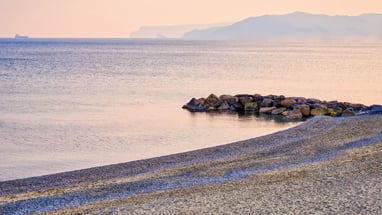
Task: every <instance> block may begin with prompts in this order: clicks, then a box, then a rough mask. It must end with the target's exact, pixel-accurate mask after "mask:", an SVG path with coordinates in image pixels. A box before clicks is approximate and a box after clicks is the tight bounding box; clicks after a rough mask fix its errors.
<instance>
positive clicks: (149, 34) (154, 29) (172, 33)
mask: <svg viewBox="0 0 382 215" xmlns="http://www.w3.org/2000/svg"><path fill="white" fill-rule="evenodd" d="M226 25H228V24H227V23H224V24H207V25H168V26H142V27H141V28H140V29H139V30H138V31H135V32H133V33H131V34H130V38H179V37H181V36H182V35H183V34H184V33H186V32H188V31H191V30H193V29H206V28H211V27H218V26H226Z"/></svg>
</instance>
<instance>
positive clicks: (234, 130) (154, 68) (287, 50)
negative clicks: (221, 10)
mask: <svg viewBox="0 0 382 215" xmlns="http://www.w3.org/2000/svg"><path fill="white" fill-rule="evenodd" d="M380 59H382V42H375V41H368V42H331V43H315V42H309V43H308V42H298V43H292V42H279V43H277V42H272V43H238V42H213V41H208V42H203V41H198V42H196V41H171V40H170V41H169V40H163V41H160V40H157V41H150V40H95V39H91V40H89V39H30V40H26V41H15V40H6V39H1V40H0V137H1V141H0V180H6V179H12V178H20V177H27V176H36V175H42V174H48V173H53V172H61V171H66V170H73V169H80V168H86V167H91V166H98V165H104V164H111V163H118V162H125V161H131V160H136V159H143V158H149V157H154V156H160V155H165V154H172V153H177V152H183V151H188V150H193V149H199V148H205V147H209V146H214V145H220V144H225V143H229V142H233V141H237V140H242V139H247V138H251V137H255V136H260V135H264V134H269V133H272V132H275V131H279V130H282V129H286V128H289V127H291V126H293V125H295V123H276V122H275V121H273V120H269V119H266V118H258V117H255V116H254V115H247V116H239V115H236V114H206V113H197V114H192V113H189V112H187V111H185V110H183V109H181V106H182V105H183V104H184V103H186V102H187V101H188V100H189V99H190V98H191V97H206V96H208V94H209V93H216V94H218V95H219V94H229V93H232V94H235V93H261V94H263V95H267V94H283V95H286V96H305V97H315V98H320V99H327V100H333V99H337V100H340V101H351V102H359V103H364V104H373V103H382V88H380V87H379V85H380V83H381V82H382V77H381V75H380V73H381V71H382V62H381V60H380Z"/></svg>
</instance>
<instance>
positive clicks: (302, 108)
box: [295, 104, 310, 116]
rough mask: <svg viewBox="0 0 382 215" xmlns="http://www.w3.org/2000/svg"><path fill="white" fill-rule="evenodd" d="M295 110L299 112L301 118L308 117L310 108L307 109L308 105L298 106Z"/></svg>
mask: <svg viewBox="0 0 382 215" xmlns="http://www.w3.org/2000/svg"><path fill="white" fill-rule="evenodd" d="M295 109H298V110H300V111H301V113H302V115H303V116H310V107H309V105H306V104H300V105H297V106H296V108H295Z"/></svg>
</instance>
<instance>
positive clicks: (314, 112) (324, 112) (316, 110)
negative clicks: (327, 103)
mask: <svg viewBox="0 0 382 215" xmlns="http://www.w3.org/2000/svg"><path fill="white" fill-rule="evenodd" d="M327 114H328V109H327V108H325V107H316V108H314V109H311V110H310V115H312V116H317V115H327Z"/></svg>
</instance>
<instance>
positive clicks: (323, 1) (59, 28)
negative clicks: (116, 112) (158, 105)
mask: <svg viewBox="0 0 382 215" xmlns="http://www.w3.org/2000/svg"><path fill="white" fill-rule="evenodd" d="M294 11H304V12H310V13H322V14H329V15H337V14H338V15H359V14H361V13H382V0H0V37H13V36H14V34H16V33H19V34H25V35H29V36H31V37H128V36H129V34H130V33H131V32H132V31H136V30H137V29H138V28H139V27H140V26H142V25H176V24H210V23H211V24H212V23H222V22H234V21H239V20H241V19H244V18H246V17H249V16H258V15H264V14H284V13H289V12H294Z"/></svg>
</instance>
